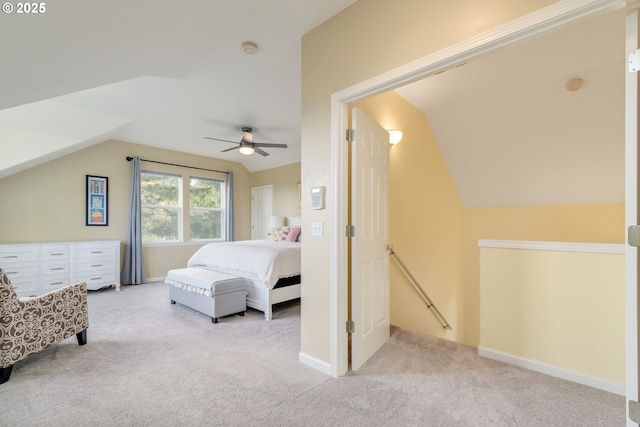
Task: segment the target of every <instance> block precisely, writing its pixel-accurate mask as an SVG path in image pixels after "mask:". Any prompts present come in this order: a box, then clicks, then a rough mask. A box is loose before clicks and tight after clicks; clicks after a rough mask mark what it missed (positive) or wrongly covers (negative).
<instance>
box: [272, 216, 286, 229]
mask: <svg viewBox="0 0 640 427" xmlns="http://www.w3.org/2000/svg"><path fill="white" fill-rule="evenodd" d="M282 227H284V218H283V217H281V216H280V215H271V216H270V217H269V228H271V229H274V228H282Z"/></svg>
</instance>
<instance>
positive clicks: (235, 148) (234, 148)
mask: <svg viewBox="0 0 640 427" xmlns="http://www.w3.org/2000/svg"><path fill="white" fill-rule="evenodd" d="M237 149H238V147H231V148H227V149H226V150H222V151H221V153H226V152H227V151H231V150H237Z"/></svg>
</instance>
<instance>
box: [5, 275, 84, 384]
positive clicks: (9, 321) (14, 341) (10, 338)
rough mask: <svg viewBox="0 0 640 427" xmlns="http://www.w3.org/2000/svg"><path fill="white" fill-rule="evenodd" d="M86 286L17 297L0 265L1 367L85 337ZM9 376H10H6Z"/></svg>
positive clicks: (79, 285) (10, 365) (80, 285)
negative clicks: (50, 347)
mask: <svg viewBox="0 0 640 427" xmlns="http://www.w3.org/2000/svg"><path fill="white" fill-rule="evenodd" d="M88 327H89V313H88V308H87V285H86V284H85V283H77V284H74V285H70V286H66V287H63V288H60V289H56V290H55V291H52V292H49V293H46V294H44V295H40V296H37V297H29V298H18V296H17V295H16V293H15V290H14V289H13V286H11V282H10V281H9V278H8V277H7V276H6V274H5V273H4V271H3V270H2V269H1V268H0V369H4V368H8V369H9V372H10V369H11V367H12V366H13V364H14V363H16V362H17V361H19V360H22V359H24V358H25V357H26V356H28V355H29V354H32V353H36V352H38V351H40V350H43V349H45V348H47V347H49V346H51V345H52V344H55V343H57V342H59V341H62V340H64V339H66V338H69V337H71V336H73V335H77V336H78V342H79V343H81V344H84V343H83V342H81V336H83V337H84V338H85V339H86V332H85V330H86V329H87V328H88ZM7 379H8V378H7Z"/></svg>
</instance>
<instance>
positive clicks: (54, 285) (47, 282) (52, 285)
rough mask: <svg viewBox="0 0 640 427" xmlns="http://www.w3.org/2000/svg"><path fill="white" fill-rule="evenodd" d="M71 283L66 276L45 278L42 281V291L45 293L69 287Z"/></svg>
mask: <svg viewBox="0 0 640 427" xmlns="http://www.w3.org/2000/svg"><path fill="white" fill-rule="evenodd" d="M70 283H71V282H70V280H69V275H66V276H64V275H63V276H47V277H45V278H43V279H42V289H43V290H44V291H45V292H48V291H52V290H54V289H58V288H61V287H63V286H67V285H69V284H70Z"/></svg>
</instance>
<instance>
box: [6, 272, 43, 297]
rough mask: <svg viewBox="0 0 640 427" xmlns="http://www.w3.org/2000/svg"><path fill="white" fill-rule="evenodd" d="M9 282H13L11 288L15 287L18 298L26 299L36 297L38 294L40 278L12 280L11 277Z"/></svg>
mask: <svg viewBox="0 0 640 427" xmlns="http://www.w3.org/2000/svg"><path fill="white" fill-rule="evenodd" d="M9 280H11V286H13V290H15V291H16V293H17V294H18V296H21V297H24V296H29V295H35V294H36V293H37V292H38V276H31V277H22V278H15V279H12V278H11V276H9Z"/></svg>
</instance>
